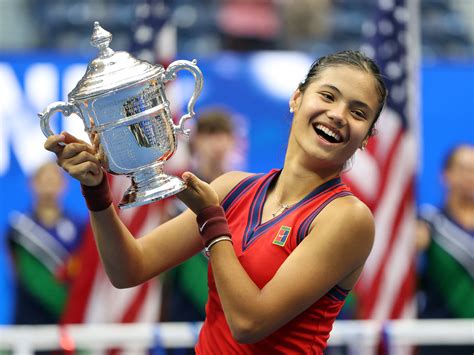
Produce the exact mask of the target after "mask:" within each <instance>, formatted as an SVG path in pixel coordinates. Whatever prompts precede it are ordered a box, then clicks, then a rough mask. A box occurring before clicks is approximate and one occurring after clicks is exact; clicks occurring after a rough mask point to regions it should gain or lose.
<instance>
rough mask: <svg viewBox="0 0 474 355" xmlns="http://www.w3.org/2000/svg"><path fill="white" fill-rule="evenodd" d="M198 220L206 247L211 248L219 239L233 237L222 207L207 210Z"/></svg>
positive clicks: (203, 211) (199, 215) (212, 207)
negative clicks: (213, 242) (210, 245)
mask: <svg viewBox="0 0 474 355" xmlns="http://www.w3.org/2000/svg"><path fill="white" fill-rule="evenodd" d="M196 220H197V223H198V226H199V233H200V234H201V237H202V241H203V243H204V246H205V247H207V246H209V244H210V243H211V242H212V241H213V240H214V239H216V238H218V237H222V236H227V237H231V234H230V230H229V224H228V223H227V219H226V218H225V212H224V209H223V208H222V206H211V207H207V208H205V209H204V210H202V211H201V212H200V213H199V214H198V215H197V217H196Z"/></svg>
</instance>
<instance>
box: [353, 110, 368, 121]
mask: <svg viewBox="0 0 474 355" xmlns="http://www.w3.org/2000/svg"><path fill="white" fill-rule="evenodd" d="M352 113H353V114H354V116H356V117H357V118H360V119H365V117H366V115H365V112H364V111H360V110H354V111H352Z"/></svg>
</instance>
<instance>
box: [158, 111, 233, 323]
mask: <svg viewBox="0 0 474 355" xmlns="http://www.w3.org/2000/svg"><path fill="white" fill-rule="evenodd" d="M234 143H235V131H234V126H233V122H232V118H231V116H230V114H229V113H228V112H227V111H225V110H223V109H210V110H208V111H206V112H204V113H203V114H202V115H200V117H199V118H198V119H197V123H196V129H195V131H194V134H192V135H191V141H190V145H189V149H190V153H191V170H192V171H193V172H194V174H196V175H197V176H198V177H199V178H201V179H202V180H204V181H206V182H211V181H212V180H214V179H215V178H217V177H218V176H220V175H222V174H223V173H225V172H227V171H228V170H229V169H230V167H231V153H232V151H233V149H234ZM174 205H175V208H176V210H175V211H174V213H173V214H174V215H177V214H179V213H181V212H183V211H184V210H185V209H186V208H187V207H186V206H185V205H184V204H183V203H182V202H181V201H180V200H178V199H176V200H175V204H174ZM163 287H164V290H163V299H164V300H163V310H162V321H174V322H191V321H203V320H204V317H205V305H206V301H207V293H208V289H207V258H206V257H205V256H204V254H202V253H199V254H197V255H195V256H194V257H192V258H191V259H189V260H188V261H186V262H184V263H183V264H181V265H179V266H177V267H176V268H174V269H173V270H171V271H170V272H168V274H167V276H166V279H165V283H164V286H163Z"/></svg>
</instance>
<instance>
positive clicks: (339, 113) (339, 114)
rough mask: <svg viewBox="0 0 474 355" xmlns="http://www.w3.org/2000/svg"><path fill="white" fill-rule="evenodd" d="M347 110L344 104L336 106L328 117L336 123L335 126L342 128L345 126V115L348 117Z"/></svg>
mask: <svg viewBox="0 0 474 355" xmlns="http://www.w3.org/2000/svg"><path fill="white" fill-rule="evenodd" d="M346 112H347V109H346V107H345V106H344V105H343V104H340V105H334V106H333V107H332V108H331V109H330V110H329V111H328V117H329V118H330V119H331V120H332V121H334V123H335V124H337V125H339V126H342V125H344V124H345V115H346Z"/></svg>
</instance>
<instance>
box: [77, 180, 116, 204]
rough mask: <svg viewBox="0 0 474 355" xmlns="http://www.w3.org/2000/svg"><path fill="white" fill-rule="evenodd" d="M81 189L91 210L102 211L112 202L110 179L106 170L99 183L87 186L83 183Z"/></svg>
mask: <svg viewBox="0 0 474 355" xmlns="http://www.w3.org/2000/svg"><path fill="white" fill-rule="evenodd" d="M81 191H82V195H83V196H84V199H85V200H86V205H87V208H88V209H89V210H90V211H94V212H98V211H102V210H105V209H106V208H107V207H109V206H110V205H111V204H112V195H111V193H110V188H109V181H108V179H107V175H106V173H105V172H104V177H103V178H102V181H101V182H100V184H99V185H96V186H86V185H83V184H81Z"/></svg>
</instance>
